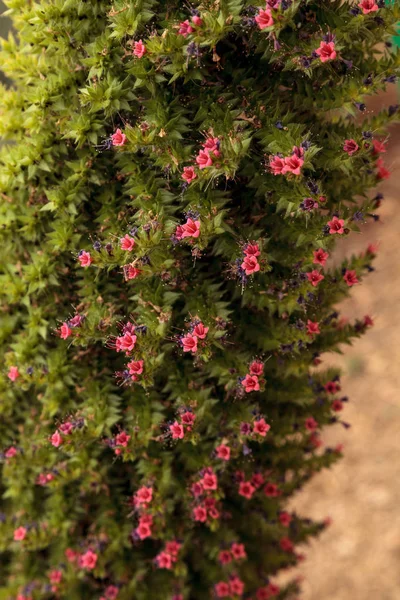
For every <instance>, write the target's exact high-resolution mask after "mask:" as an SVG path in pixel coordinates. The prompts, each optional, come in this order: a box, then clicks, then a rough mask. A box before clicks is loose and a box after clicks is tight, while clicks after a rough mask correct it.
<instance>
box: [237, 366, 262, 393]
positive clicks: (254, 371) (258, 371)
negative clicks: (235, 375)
mask: <svg viewBox="0 0 400 600" xmlns="http://www.w3.org/2000/svg"><path fill="white" fill-rule="evenodd" d="M263 372H264V363H262V362H260V361H259V360H254V361H253V362H252V363H251V364H250V367H249V373H247V375H246V376H245V377H244V378H243V379H242V380H241V385H242V386H243V387H244V389H245V391H246V392H247V393H249V392H258V391H259V389H260V382H259V377H261V376H262V374H263Z"/></svg>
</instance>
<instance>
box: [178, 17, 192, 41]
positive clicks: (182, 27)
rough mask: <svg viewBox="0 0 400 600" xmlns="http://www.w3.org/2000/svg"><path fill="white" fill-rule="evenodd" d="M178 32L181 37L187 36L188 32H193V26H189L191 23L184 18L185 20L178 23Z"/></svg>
mask: <svg viewBox="0 0 400 600" xmlns="http://www.w3.org/2000/svg"><path fill="white" fill-rule="evenodd" d="M178 33H179V34H180V35H183V37H186V36H188V35H189V33H193V27H192V26H191V24H190V23H189V21H188V20H187V19H186V21H182V23H179V30H178Z"/></svg>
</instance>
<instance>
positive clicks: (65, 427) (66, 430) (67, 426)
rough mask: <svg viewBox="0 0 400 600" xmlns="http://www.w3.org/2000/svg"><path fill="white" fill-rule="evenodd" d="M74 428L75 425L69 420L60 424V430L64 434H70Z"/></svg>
mask: <svg viewBox="0 0 400 600" xmlns="http://www.w3.org/2000/svg"><path fill="white" fill-rule="evenodd" d="M73 428H74V426H73V425H72V423H70V422H69V421H67V422H66V423H62V424H61V425H60V431H61V433H63V434H64V435H69V434H70V433H71V432H72V430H73Z"/></svg>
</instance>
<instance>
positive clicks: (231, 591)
mask: <svg viewBox="0 0 400 600" xmlns="http://www.w3.org/2000/svg"><path fill="white" fill-rule="evenodd" d="M214 589H215V595H216V596H217V598H232V597H233V598H237V597H238V596H243V593H244V583H243V581H242V580H241V579H239V577H238V576H237V575H231V577H230V578H229V581H228V582H226V581H219V582H218V583H216V584H215V586H214Z"/></svg>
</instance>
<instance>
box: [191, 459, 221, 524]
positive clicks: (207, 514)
mask: <svg viewBox="0 0 400 600" xmlns="http://www.w3.org/2000/svg"><path fill="white" fill-rule="evenodd" d="M217 490H218V477H217V475H216V474H215V473H214V470H213V469H212V467H206V468H205V469H203V471H201V473H200V478H199V479H198V480H197V481H195V482H194V483H193V484H192V486H191V493H192V496H193V498H194V500H195V504H194V506H193V509H192V518H193V520H194V521H198V522H199V523H209V522H211V521H212V520H214V519H219V517H220V511H219V509H218V506H217V501H218V496H216V495H215V494H216V492H217Z"/></svg>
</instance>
